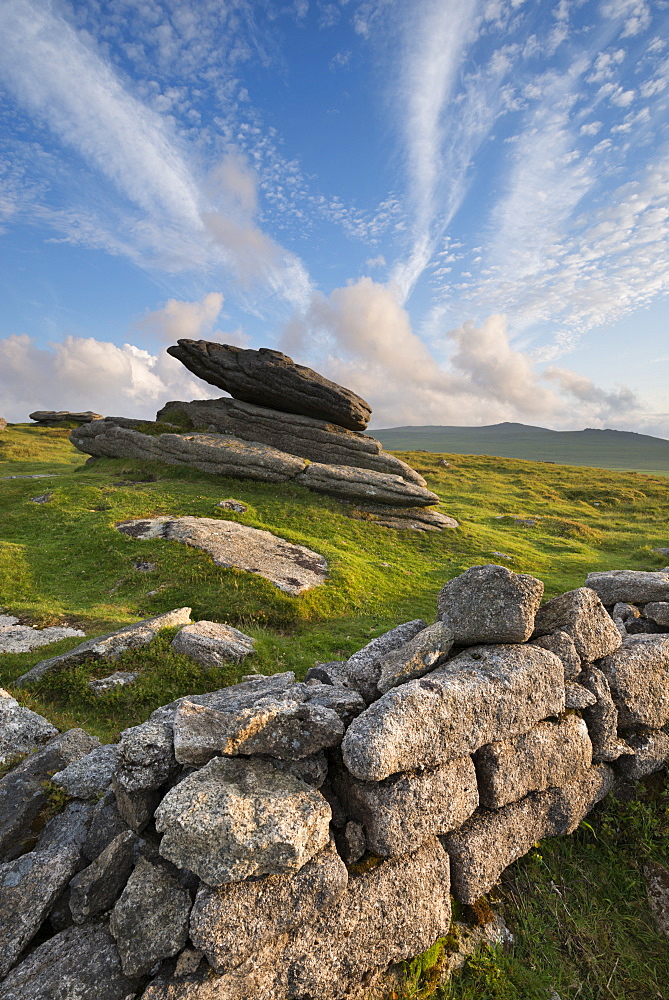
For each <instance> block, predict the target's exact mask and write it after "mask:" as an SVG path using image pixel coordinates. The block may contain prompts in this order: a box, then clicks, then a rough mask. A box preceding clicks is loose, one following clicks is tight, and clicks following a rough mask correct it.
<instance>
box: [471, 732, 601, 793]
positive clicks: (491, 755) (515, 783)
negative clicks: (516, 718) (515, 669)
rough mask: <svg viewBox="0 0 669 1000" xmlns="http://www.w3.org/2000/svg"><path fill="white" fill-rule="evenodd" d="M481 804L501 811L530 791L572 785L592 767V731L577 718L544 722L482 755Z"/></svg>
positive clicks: (478, 759)
mask: <svg viewBox="0 0 669 1000" xmlns="http://www.w3.org/2000/svg"><path fill="white" fill-rule="evenodd" d="M475 760H476V773H477V776H478V780H479V791H480V796H481V805H483V806H486V807H487V808H488V809H499V808H500V807H501V806H505V805H508V804H509V803H510V802H516V801H517V800H518V799H522V798H524V797H525V796H526V795H527V794H528V793H529V792H535V791H543V790H544V789H546V788H551V787H554V786H558V785H566V784H568V783H569V782H570V781H573V780H574V778H576V777H577V776H578V775H579V774H582V773H584V772H585V771H587V770H588V769H589V768H590V767H591V765H592V743H591V742H590V737H589V736H588V728H587V726H586V724H585V722H584V721H583V719H579V718H578V717H577V716H575V715H569V716H567V718H565V719H563V720H562V721H560V722H540V723H539V724H538V725H537V726H534V727H533V728H532V729H530V731H529V732H527V733H524V734H523V735H522V736H514V737H512V738H511V739H508V740H500V741H498V742H496V743H489V744H488V745H487V746H483V747H481V749H480V750H477V752H476V757H475Z"/></svg>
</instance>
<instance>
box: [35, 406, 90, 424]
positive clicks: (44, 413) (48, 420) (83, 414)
mask: <svg viewBox="0 0 669 1000" xmlns="http://www.w3.org/2000/svg"><path fill="white" fill-rule="evenodd" d="M28 416H29V418H30V419H31V420H35V421H36V422H37V423H38V424H47V425H48V424H62V423H63V422H64V421H66V420H72V421H74V420H76V421H78V422H79V423H82V424H87V423H88V422H89V421H91V420H102V415H101V414H100V413H94V412H93V410H84V411H78V412H73V411H72V410H35V411H34V412H33V413H29V414H28Z"/></svg>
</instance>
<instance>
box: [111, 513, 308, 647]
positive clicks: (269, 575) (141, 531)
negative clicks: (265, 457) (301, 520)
mask: <svg viewBox="0 0 669 1000" xmlns="http://www.w3.org/2000/svg"><path fill="white" fill-rule="evenodd" d="M116 527H117V528H118V530H119V531H120V532H122V533H123V534H124V535H129V536H130V537H131V538H140V539H152V538H165V539H168V540H169V541H174V542H181V543H182V544H184V545H190V546H192V547H193V548H196V549H201V550H202V551H203V552H208V553H209V555H210V556H211V557H212V559H213V560H214V562H215V563H216V565H217V566H232V567H234V568H235V569H242V570H245V571H246V572H248V573H257V574H258V575H259V576H262V577H264V578H265V579H266V580H269V581H270V583H273V584H274V585H275V586H276V587H278V588H279V589H280V590H283V591H285V593H287V594H290V595H291V596H292V597H295V596H297V595H298V594H301V593H302V592H303V591H305V590H310V589H311V588H312V587H316V586H318V584H320V583H323V582H324V581H325V579H326V578H327V563H326V561H325V559H324V558H323V556H320V555H318V553H317V552H312V551H311V549H308V548H306V547H305V546H304V545H293V544H292V542H287V541H286V540H285V539H283V538H279V537H278V536H277V535H273V534H272V533H271V532H270V531H263V530H262V529H260V528H249V527H248V525H246V524H238V523H237V522H236V521H222V520H216V519H215V518H212V517H154V518H150V519H143V520H136V521H124V522H123V523H122V524H117V526H116ZM179 624H182V623H181V622H180V623H179ZM183 624H188V623H187V622H184V623H183ZM247 638H248V637H247Z"/></svg>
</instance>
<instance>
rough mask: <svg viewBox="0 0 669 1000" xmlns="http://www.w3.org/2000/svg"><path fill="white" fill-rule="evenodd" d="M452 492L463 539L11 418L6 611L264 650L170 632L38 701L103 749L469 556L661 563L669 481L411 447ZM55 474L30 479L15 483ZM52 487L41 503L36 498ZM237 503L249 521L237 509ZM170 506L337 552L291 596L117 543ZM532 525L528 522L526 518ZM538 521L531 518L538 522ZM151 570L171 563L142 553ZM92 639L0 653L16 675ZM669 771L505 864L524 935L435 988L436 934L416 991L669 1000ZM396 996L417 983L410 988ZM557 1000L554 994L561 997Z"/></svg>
mask: <svg viewBox="0 0 669 1000" xmlns="http://www.w3.org/2000/svg"><path fill="white" fill-rule="evenodd" d="M400 457H402V458H404V459H405V460H407V461H409V462H410V463H411V464H412V465H413V466H414V467H416V468H417V469H418V470H419V471H420V472H421V473H422V474H423V475H424V476H425V478H426V479H427V481H428V485H429V487H430V488H431V489H433V490H434V491H435V492H436V493H437V494H438V495H439V496H440V497H441V499H442V503H443V506H442V509H443V511H444V512H445V513H448V514H451V515H453V516H454V517H456V518H457V519H458V520H459V521H460V524H461V527H460V529H458V530H455V531H452V530H451V531H445V532H435V533H426V534H423V533H416V532H412V531H404V532H396V531H393V530H390V529H386V528H382V527H379V526H377V525H374V524H371V523H370V522H368V521H365V520H362V519H356V517H355V516H352V515H355V514H356V509H355V507H354V506H352V505H350V504H345V503H342V502H339V501H337V500H334V499H328V498H326V497H323V496H319V495H317V494H314V493H309V492H308V491H306V490H305V489H303V488H301V487H298V486H294V485H268V484H260V483H254V482H248V481H241V480H233V479H225V478H222V477H215V476H209V475H205V474H202V473H198V472H191V471H189V470H186V469H179V468H176V467H168V466H162V465H159V464H157V463H156V464H151V463H146V462H138V461H131V460H128V461H123V460H111V459H109V460H106V459H105V460H97V461H95V462H93V463H91V464H85V462H86V456H85V455H82V454H80V453H79V452H77V451H75V450H74V449H73V448H72V446H71V445H70V443H69V441H68V439H67V431H66V430H61V429H38V428H36V427H32V426H30V427H29V426H26V425H15V426H13V427H10V428H9V429H8V430H7V431H5V432H3V433H1V434H0V608H1V609H2V610H4V612H5V613H13V614H16V615H19V616H20V617H21V620H23V621H25V622H27V623H36V624H38V625H42V626H43V625H48V624H65V623H68V624H71V625H76V626H79V627H81V628H83V629H84V630H85V631H86V633H87V634H88V635H95V634H99V633H101V632H104V631H107V630H111V629H113V628H115V627H118V626H121V625H124V624H127V623H129V622H132V621H136V620H138V619H139V618H145V617H148V616H150V615H154V614H158V613H160V612H162V611H166V610H169V609H172V608H177V607H181V606H183V605H190V606H191V607H192V608H193V618H194V619H197V618H208V619H213V620H217V621H226V622H229V623H230V624H232V625H235V626H237V627H239V628H241V629H242V630H244V631H246V632H248V633H250V634H251V635H253V636H254V637H255V638H256V640H257V647H258V652H257V654H256V656H255V657H254V658H253V661H252V662H251V661H250V660H249V661H247V663H246V665H244V666H243V667H240V668H237V667H234V666H230V667H228V668H226V669H220V670H205V669H203V668H200V667H198V666H197V665H195V664H193V663H192V662H191V661H190V660H187V659H186V658H184V657H180V656H177V655H175V654H174V653H172V652H171V650H170V648H169V639H170V637H171V633H170V632H169V631H168V632H166V633H164V634H162V636H161V637H160V638H159V639H158V640H156V641H155V642H154V643H153V644H152V646H151V647H149V649H148V650H144V651H138V652H134V653H128V654H126V655H125V656H124V657H123V658H121V660H118V661H116V662H115V663H114V665H113V667H110V665H109V664H102V665H95V664H93V665H89V666H82V667H79V668H77V669H74V670H68V671H65V672H63V673H61V674H58V675H50V676H47V677H46V678H45V679H44V680H43V681H42V682H41V683H39V684H38V685H36V686H35V687H33V688H32V689H30V690H26V689H23V688H21V689H16V690H15V691H14V693H15V695H16V696H17V697H18V699H19V701H20V702H21V703H22V704H25V705H28V706H29V707H31V708H33V709H36V710H37V711H39V712H41V713H42V714H44V715H46V716H47V717H48V718H49V719H51V720H52V721H53V722H55V723H56V724H57V725H58V726H60V727H61V728H65V727H68V726H74V725H81V726H83V727H84V728H86V729H88V730H89V731H90V732H93V733H96V734H97V735H99V736H100V737H101V738H102V739H103V740H112V739H114V738H115V737H116V735H117V733H118V731H119V730H120V729H122V728H124V727H125V726H128V725H131V724H133V723H136V722H139V721H141V720H142V719H144V718H145V717H146V715H147V714H148V712H149V711H151V710H152V709H153V708H155V707H157V706H158V705H160V704H164V703H165V702H167V701H170V700H171V699H173V698H175V697H177V696H178V695H180V694H184V693H187V692H196V691H203V690H211V689H215V688H218V687H221V686H222V685H224V684H228V683H232V682H234V681H235V680H237V679H238V677H239V675H240V674H241V673H242V672H247V671H250V670H253V671H258V672H264V673H271V672H275V671H279V670H286V669H293V670H295V671H296V672H297V673H298V675H303V674H304V672H305V671H306V669H307V668H308V667H309V666H310V665H311V664H312V663H313V662H314V661H315V660H328V659H339V658H343V657H345V656H347V655H349V654H350V653H352V652H353V651H354V650H356V649H358V648H360V646H362V645H363V644H364V643H365V642H367V641H368V640H369V639H370V638H372V637H373V636H375V635H378V634H379V633H381V632H383V631H385V630H387V629H388V628H391V627H393V626H394V625H396V624H398V623H399V622H403V621H406V620H408V619H410V618H415V617H418V616H420V617H424V618H425V619H427V620H428V621H429V620H432V619H433V618H434V613H435V606H436V599H437V594H438V592H439V589H440V587H441V586H442V585H443V583H444V582H445V581H446V580H447V579H449V578H450V577H453V576H455V575H457V574H459V573H461V572H462V571H463V570H464V569H466V568H467V567H469V566H471V565H475V564H480V563H487V562H497V563H502V564H505V565H507V566H509V567H510V568H512V569H514V570H516V571H518V572H523V573H531V574H533V575H535V576H537V577H539V578H540V579H542V580H543V581H544V582H545V585H546V595H547V596H552V595H554V594H556V593H559V592H561V591H564V590H567V589H571V588H573V587H577V586H580V585H582V583H583V582H584V579H585V576H586V573H587V572H589V571H590V570H594V569H613V568H622V567H624V568H633V569H659V568H661V567H662V566H663V565H665V563H666V562H667V560H666V559H663V557H662V556H660V555H658V554H657V553H655V552H653V551H652V550H653V548H655V547H658V546H669V489H668V484H667V481H666V479H665V478H662V477H661V476H650V475H640V474H635V473H629V472H627V473H623V472H612V471H604V470H602V469H594V468H583V467H576V466H557V465H549V464H539V463H531V462H527V461H522V460H518V459H514V458H490V457H485V456H483V457H476V456H472V455H469V456H460V455H456V454H448V455H446V456H443V455H438V454H427V453H413V454H412V453H402V454H401V456H400ZM36 474H37V475H40V476H44V477H45V478H39V479H25V478H14V479H9V478H6V477H9V476H26V475H36ZM45 494H47V495H48V499H47V500H46V502H44V503H35V502H34V501H35V498H36V497H38V496H43V495H45ZM229 497H234V498H236V499H238V500H241V501H243V502H244V503H245V504H247V505H248V511H247V513H245V514H240V515H235V514H233V513H231V512H229V511H224V510H222V509H221V508H220V507H219V506H218V503H219V501H220V500H222V499H225V498H229ZM157 514H175V515H183V514H190V515H200V516H206V517H219V518H226V519H232V520H238V521H241V522H243V523H245V524H249V525H252V526H255V527H260V528H265V529H269V530H270V531H272V532H274V533H276V534H278V535H280V536H282V537H284V538H286V539H288V540H290V541H293V542H298V543H301V544H304V545H307V546H309V547H310V548H312V549H314V550H316V551H317V552H319V553H321V554H322V555H323V556H325V558H326V559H327V561H328V565H329V579H328V581H327V583H326V584H325V585H323V586H321V587H318V588H315V589H314V590H312V591H310V592H308V593H305V594H303V595H302V596H300V597H299V598H296V599H295V598H290V597H288V596H286V595H285V594H282V593H281V592H280V591H279V590H277V589H276V588H275V587H274V586H272V585H271V584H270V583H268V582H267V581H265V580H263V579H262V578H260V577H257V576H252V575H250V574H246V573H242V572H238V571H235V570H226V569H222V568H220V567H217V566H214V565H213V563H212V562H211V560H210V559H209V557H208V556H206V555H205V554H204V553H201V552H198V551H196V550H194V549H190V548H187V547H186V546H181V545H177V544H175V543H173V542H169V541H164V540H155V541H146V542H144V541H138V540H136V539H132V538H129V537H127V536H124V535H121V534H119V533H118V532H117V531H116V530H115V528H114V525H115V524H116V523H117V522H118V521H121V520H124V519H128V518H132V517H143V516H151V515H157ZM518 519H520V520H518ZM527 521H530V522H534V523H523V522H527ZM138 561H151V562H154V563H155V564H156V569H155V571H154V572H150V573H143V572H138V570H137V569H136V567H135V563H136V562H138ZM79 641H81V640H78V639H70V640H64V641H62V642H60V643H58V644H55V645H52V646H49V647H45V648H42V649H41V650H34V651H33V652H31V653H23V654H19V655H7V654H4V655H1V656H0V685H2V686H4V687H7V688H9V689H10V690H11V689H12V681H13V680H15V679H16V678H17V677H18V676H19V675H20V674H22V673H24V672H25V671H26V670H27V669H28V668H29V667H30V666H32V665H33V664H34V663H36V662H37V661H38V660H40V659H42V658H43V657H44V656H47V655H48V656H51V655H54V653H57V652H62V651H64V650H66V649H69V648H71V647H72V646H74V645H76V644H77V643H78V642H79ZM116 669H136V670H138V671H139V673H140V677H139V680H138V682H137V684H136V686H134V687H132V688H128V689H125V690H124V691H115V692H111V693H109V694H107V695H106V696H104V697H103V698H99V699H96V698H95V697H93V695H92V694H91V693H90V691H89V690H88V687H87V683H86V682H87V681H88V679H90V678H91V677H94V676H104V675H105V674H107V673H110V672H111V670H116ZM668 806H669V797H668V796H667V790H666V786H665V783H664V778H661V779H659V780H658V779H657V778H656V779H653V781H649V782H648V783H647V786H646V787H645V788H644V789H643V790H642V799H641V800H639V801H636V802H632V803H629V804H628V805H625V806H621V805H619V804H617V803H613V804H611V803H609V804H608V805H605V806H604V807H601V808H599V809H598V810H597V811H596V813H595V814H593V815H592V816H591V817H589V819H588V822H587V823H586V824H583V825H582V827H581V829H580V830H579V831H578V833H577V834H576V835H575V836H573V837H571V838H558V839H555V840H553V841H550V842H547V843H546V844H545V845H541V846H540V847H539V848H538V849H537V850H536V851H535V852H533V853H532V855H531V856H529V857H528V858H525V859H523V860H522V861H520V862H518V863H517V864H516V865H514V866H512V868H511V869H510V870H509V874H508V877H507V878H506V879H505V883H504V885H503V887H502V889H501V891H500V899H501V905H503V906H504V908H505V912H506V917H507V920H508V922H509V924H510V926H511V927H512V930H513V932H514V934H515V935H516V941H515V944H514V945H513V947H512V948H511V949H509V950H507V951H504V952H495V951H492V952H490V951H489V952H485V953H481V954H479V955H478V956H477V957H476V958H475V959H473V960H471V961H470V962H469V963H468V966H467V968H466V970H465V972H464V973H463V974H462V975H459V976H456V977H454V978H453V979H452V980H451V982H450V983H449V984H448V985H446V986H442V987H437V986H436V981H437V978H438V972H439V963H440V954H441V946H438V947H436V948H435V949H432V950H431V952H430V953H429V954H428V955H427V956H423V957H422V958H421V959H420V961H416V962H414V963H409V964H408V965H407V968H406V986H405V988H404V989H403V991H402V994H401V995H402V996H403V997H405V998H407V1000H408V998H409V997H413V998H418V997H424V998H426V997H435V998H443V1000H447V998H451V1000H469V998H470V997H479V998H482V1000H515V998H521V997H522V998H527V1000H549V998H550V996H551V990H555V991H556V993H557V995H558V996H559V997H560V1000H577V998H578V1000H596V998H600V997H608V998H610V997H613V998H614V1000H650V998H660V1000H667V997H669V993H668V992H667V983H669V947H668V946H667V943H666V942H663V941H662V940H661V939H660V937H659V936H658V935H657V933H656V932H655V931H654V929H653V927H652V922H651V920H650V917H649V915H648V908H647V902H646V899H645V889H644V884H643V879H642V875H641V869H642V863H643V860H644V858H646V857H655V858H657V859H658V860H661V861H662V860H663V861H664V863H665V864H666V863H667V860H669V837H668V834H669V808H668ZM397 995H398V996H400V993H398V994H397ZM553 1000H555V997H553Z"/></svg>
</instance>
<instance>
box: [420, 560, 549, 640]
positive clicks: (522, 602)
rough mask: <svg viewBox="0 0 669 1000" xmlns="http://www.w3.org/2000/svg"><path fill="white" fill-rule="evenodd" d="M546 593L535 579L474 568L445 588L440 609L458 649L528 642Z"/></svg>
mask: <svg viewBox="0 0 669 1000" xmlns="http://www.w3.org/2000/svg"><path fill="white" fill-rule="evenodd" d="M543 592H544V585H543V583H542V582H541V580H537V579H535V578H534V577H533V576H528V575H527V574H518V573H514V572H513V571H512V570H509V569H507V568H506V567H505V566H495V565H494V564H490V565H487V566H472V567H471V568H470V569H468V570H466V571H465V572H464V573H461V574H460V576H457V577H455V579H453V580H449V581H448V583H446V584H445V585H444V586H443V587H442V589H441V592H440V594H439V598H438V601H437V609H438V614H439V615H440V617H441V620H442V621H443V622H444V624H445V625H447V626H448V627H449V628H450V629H451V630H452V632H453V634H454V636H455V642H456V643H457V644H458V645H462V646H471V645H474V644H476V643H483V642H525V640H526V639H529V637H530V636H531V635H532V628H533V626H534V615H535V613H536V610H537V608H538V607H539V604H540V602H541V597H542V594H543Z"/></svg>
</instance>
